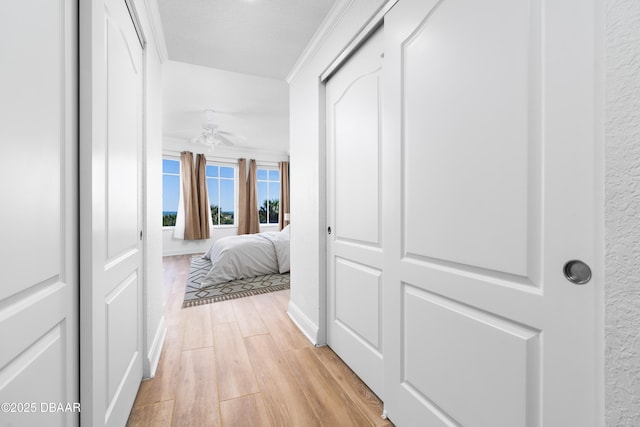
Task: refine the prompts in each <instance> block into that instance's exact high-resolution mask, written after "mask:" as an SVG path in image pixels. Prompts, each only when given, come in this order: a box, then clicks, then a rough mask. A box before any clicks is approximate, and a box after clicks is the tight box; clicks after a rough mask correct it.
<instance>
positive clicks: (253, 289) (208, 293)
mask: <svg viewBox="0 0 640 427" xmlns="http://www.w3.org/2000/svg"><path fill="white" fill-rule="evenodd" d="M209 270H211V261H209V260H208V259H206V258H202V257H201V256H194V257H193V259H192V260H191V267H190V268H189V277H188V278H187V288H186V289H185V292H184V302H183V303H182V308H186V307H193V306H196V305H202V304H210V303H213V302H218V301H226V300H230V299H234V298H242V297H248V296H251V295H257V294H264V293H267V292H275V291H281V290H284V289H289V273H284V274H267V275H265V276H258V277H252V278H249V279H240V280H232V281H231V282H226V283H220V284H218V285H212V286H205V287H204V288H200V283H201V282H202V279H204V277H205V276H206V275H207V272H209Z"/></svg>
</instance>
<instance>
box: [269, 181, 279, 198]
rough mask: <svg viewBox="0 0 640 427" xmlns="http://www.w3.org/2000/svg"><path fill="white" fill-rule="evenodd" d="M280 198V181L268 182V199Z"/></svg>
mask: <svg viewBox="0 0 640 427" xmlns="http://www.w3.org/2000/svg"><path fill="white" fill-rule="evenodd" d="M274 199H275V200H280V183H279V182H270V183H269V200H274Z"/></svg>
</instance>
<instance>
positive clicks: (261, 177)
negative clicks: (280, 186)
mask: <svg viewBox="0 0 640 427" xmlns="http://www.w3.org/2000/svg"><path fill="white" fill-rule="evenodd" d="M256 174H257V177H258V179H259V180H261V181H265V180H266V179H267V170H266V169H258V171H257V172H256Z"/></svg>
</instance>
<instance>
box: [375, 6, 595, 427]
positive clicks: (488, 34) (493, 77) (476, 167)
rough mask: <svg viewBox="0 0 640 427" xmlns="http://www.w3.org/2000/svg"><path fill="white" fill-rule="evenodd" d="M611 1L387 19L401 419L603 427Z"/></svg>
mask: <svg viewBox="0 0 640 427" xmlns="http://www.w3.org/2000/svg"><path fill="white" fill-rule="evenodd" d="M598 4H599V1H595V0H554V1H547V0H533V1H531V0H485V1H482V2H478V1H475V0H440V1H436V0H403V1H401V2H399V3H398V4H397V5H396V6H395V7H394V8H393V9H392V10H391V11H390V12H389V13H388V15H387V16H386V18H385V80H384V99H385V103H384V106H383V109H384V115H383V117H384V118H385V122H384V125H385V126H384V129H385V135H384V138H383V139H384V144H383V150H384V151H385V161H388V164H389V168H385V172H386V174H385V175H383V179H382V182H383V193H384V194H385V196H387V197H385V200H386V202H385V203H384V223H383V231H384V232H383V239H384V242H385V262H384V265H383V267H384V276H385V287H384V292H383V295H384V301H385V305H384V308H385V310H384V324H385V328H384V331H383V332H384V335H383V336H384V348H385V407H386V410H387V412H388V414H389V417H390V419H391V420H392V421H393V422H394V423H395V424H396V425H398V426H415V425H425V426H427V425H428V426H434V427H435V426H465V427H475V426H483V427H500V426H502V427H519V426H521V427H525V426H526V427H534V426H543V425H544V426H548V427H552V426H581V427H588V426H596V425H599V423H598V414H599V409H598V408H600V407H601V403H602V402H600V401H599V399H598V396H599V393H600V392H601V390H599V389H598V383H599V374H598V373H599V366H601V360H599V357H598V355H599V352H598V349H599V343H598V339H599V336H601V335H602V331H603V327H602V324H601V320H599V318H598V312H599V308H598V307H599V305H600V302H601V297H600V295H601V292H602V289H601V288H602V268H603V260H602V258H601V250H600V248H601V247H602V239H603V237H602V234H601V232H600V230H601V218H602V217H601V214H602V212H601V208H600V207H599V203H598V201H599V200H600V198H601V196H602V182H601V179H600V178H599V177H598V175H597V173H596V172H597V165H598V162H599V161H600V159H599V158H598V152H599V151H598V150H599V148H600V149H601V144H602V143H601V141H600V135H599V133H598V129H599V127H600V125H601V121H602V118H601V117H600V115H599V114H600V113H599V108H600V107H599V105H600V101H599V95H600V90H601V87H600V86H601V81H602V80H601V76H599V75H598V74H597V70H598V65H597V64H599V63H600V61H601V56H602V53H601V52H600V51H599V48H598V46H597V40H598V37H599V34H598V29H597V27H596V26H597V25H598V24H597V23H598V22H599V21H601V19H600V18H601V17H599V16H597V13H596V11H597V10H598ZM572 261H573V262H572ZM589 270H590V271H589ZM565 276H567V277H565Z"/></svg>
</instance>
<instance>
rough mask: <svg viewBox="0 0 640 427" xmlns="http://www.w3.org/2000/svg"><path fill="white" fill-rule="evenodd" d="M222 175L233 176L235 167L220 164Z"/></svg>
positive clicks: (224, 176)
mask: <svg viewBox="0 0 640 427" xmlns="http://www.w3.org/2000/svg"><path fill="white" fill-rule="evenodd" d="M220 176H221V177H222V178H233V168H228V167H225V166H220Z"/></svg>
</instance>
